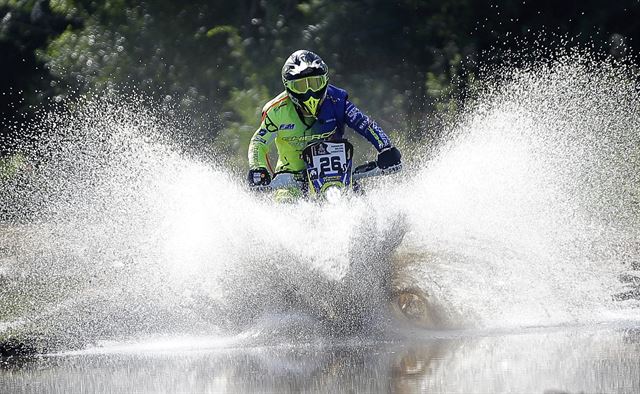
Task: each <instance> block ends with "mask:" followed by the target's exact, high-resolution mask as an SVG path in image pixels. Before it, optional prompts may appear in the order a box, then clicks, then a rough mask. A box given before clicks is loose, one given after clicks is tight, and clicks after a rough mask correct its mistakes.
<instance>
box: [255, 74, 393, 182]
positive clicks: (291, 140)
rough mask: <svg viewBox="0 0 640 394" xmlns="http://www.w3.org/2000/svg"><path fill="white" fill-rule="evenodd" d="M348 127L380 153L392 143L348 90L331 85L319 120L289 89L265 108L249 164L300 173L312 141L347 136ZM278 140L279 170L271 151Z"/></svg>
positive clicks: (319, 114)
mask: <svg viewBox="0 0 640 394" xmlns="http://www.w3.org/2000/svg"><path fill="white" fill-rule="evenodd" d="M345 126H349V127H350V128H351V129H353V130H355V131H356V132H357V133H358V134H360V135H362V136H363V137H365V138H366V139H367V140H368V141H369V142H370V143H371V144H372V145H373V146H374V147H375V148H376V150H377V151H378V152H380V151H381V150H383V149H386V148H388V147H390V146H391V141H390V140H389V137H387V135H386V134H385V133H384V131H383V130H382V129H381V128H380V127H379V126H378V124H377V123H376V122H374V121H373V120H372V119H370V118H369V117H368V116H367V115H365V114H364V113H362V112H361V111H360V110H359V109H358V108H357V107H356V106H355V105H354V104H353V103H352V102H350V101H349V100H348V99H347V92H346V91H344V90H342V89H340V88H337V87H335V86H333V85H329V86H328V88H327V96H326V98H325V100H324V101H323V103H322V105H321V106H320V112H319V113H318V116H317V119H316V118H313V117H308V118H305V119H304V120H303V119H302V118H301V117H300V115H298V112H297V111H296V108H295V106H294V104H293V102H292V101H291V100H290V99H289V96H288V95H287V92H286V91H285V92H282V93H280V94H279V95H278V96H277V97H275V98H274V99H273V100H271V101H269V102H268V103H267V104H266V105H265V106H264V108H263V109H262V121H261V123H260V128H259V129H258V130H257V131H256V132H255V133H254V135H253V137H252V138H251V143H250V144H249V167H250V168H258V167H264V168H268V169H269V170H270V171H271V172H282V171H291V172H298V171H302V170H304V168H305V164H304V161H303V160H302V158H301V153H302V151H303V150H304V148H305V147H306V146H307V145H309V144H310V143H313V142H316V141H332V140H333V141H335V140H340V139H343V138H344V131H345ZM273 142H275V144H276V148H277V150H278V162H277V163H276V166H275V169H274V168H273V167H272V166H271V163H269V158H268V153H269V148H270V146H271V144H272V143H273Z"/></svg>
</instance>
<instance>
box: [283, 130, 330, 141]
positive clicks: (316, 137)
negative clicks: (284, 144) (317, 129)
mask: <svg viewBox="0 0 640 394" xmlns="http://www.w3.org/2000/svg"><path fill="white" fill-rule="evenodd" d="M335 132H336V130H335V129H334V130H331V131H329V132H326V133H322V134H312V135H300V136H291V137H280V138H282V140H283V141H321V140H324V139H327V138H329V137H331V135H332V134H333V133H335Z"/></svg>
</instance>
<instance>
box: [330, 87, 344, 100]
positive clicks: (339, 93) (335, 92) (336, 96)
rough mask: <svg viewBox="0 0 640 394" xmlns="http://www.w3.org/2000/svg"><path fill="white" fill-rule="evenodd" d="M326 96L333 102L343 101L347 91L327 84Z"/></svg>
mask: <svg viewBox="0 0 640 394" xmlns="http://www.w3.org/2000/svg"><path fill="white" fill-rule="evenodd" d="M327 97H329V98H330V99H331V101H333V102H334V103H337V102H339V101H344V100H346V99H347V91H346V90H344V89H340V88H338V87H336V86H333V85H329V87H328V88H327Z"/></svg>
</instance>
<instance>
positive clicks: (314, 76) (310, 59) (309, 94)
mask: <svg viewBox="0 0 640 394" xmlns="http://www.w3.org/2000/svg"><path fill="white" fill-rule="evenodd" d="M328 73H329V67H327V65H326V64H325V63H324V62H323V61H322V59H321V58H320V56H318V55H316V54H315V53H313V52H311V51H307V50H304V49H302V50H299V51H295V52H294V53H292V54H291V56H289V58H288V59H287V61H286V62H285V63H284V66H283V67H282V83H283V84H284V88H285V89H286V91H287V94H288V95H289V98H291V101H293V104H295V106H296V107H297V108H298V109H299V110H300V111H302V112H303V113H306V114H309V115H312V116H317V115H318V112H319V111H320V105H322V102H323V101H324V98H325V97H326V95H327V86H328V82H329V77H328V76H327V74H328Z"/></svg>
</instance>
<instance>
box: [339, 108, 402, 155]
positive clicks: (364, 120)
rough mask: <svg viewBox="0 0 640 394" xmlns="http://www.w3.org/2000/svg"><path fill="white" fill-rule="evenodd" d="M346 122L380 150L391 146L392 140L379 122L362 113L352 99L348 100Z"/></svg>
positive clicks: (345, 112) (345, 114) (345, 111)
mask: <svg viewBox="0 0 640 394" xmlns="http://www.w3.org/2000/svg"><path fill="white" fill-rule="evenodd" d="M344 117H345V123H346V124H347V126H349V127H351V128H352V129H354V130H355V131H356V132H357V133H358V134H360V135H361V136H363V137H364V138H366V139H367V141H369V142H370V143H371V144H372V145H373V146H375V148H376V149H377V150H378V152H380V151H382V150H385V149H388V148H390V147H391V146H392V145H391V140H390V139H389V137H387V135H386V134H385V133H384V131H383V130H382V129H381V128H380V126H378V124H377V123H376V122H375V121H373V119H371V118H369V117H368V116H367V115H365V114H364V113H362V111H360V110H359V109H358V107H356V106H355V105H354V104H353V103H352V102H351V101H349V100H346V103H345V110H344Z"/></svg>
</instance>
